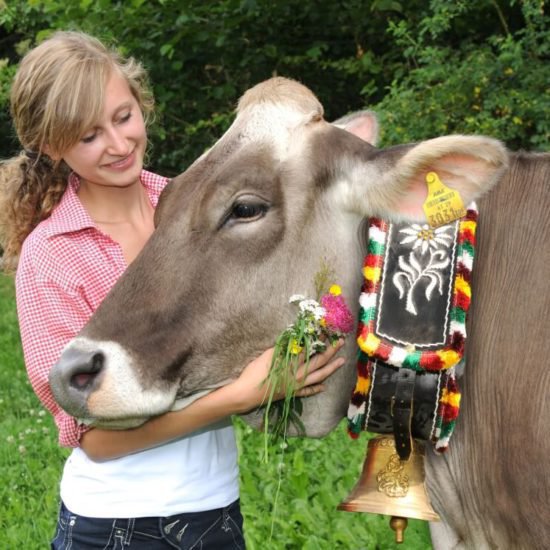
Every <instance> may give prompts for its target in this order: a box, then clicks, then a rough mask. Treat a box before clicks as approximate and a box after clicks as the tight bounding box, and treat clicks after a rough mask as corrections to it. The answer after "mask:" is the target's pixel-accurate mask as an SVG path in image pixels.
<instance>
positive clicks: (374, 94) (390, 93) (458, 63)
mask: <svg viewBox="0 0 550 550" xmlns="http://www.w3.org/2000/svg"><path fill="white" fill-rule="evenodd" d="M0 6H2V8H1V9H0V128H1V131H0V153H1V154H0V156H2V157H4V158H5V157H6V156H9V155H10V154H11V153H13V152H15V151H16V150H17V148H18V147H17V143H16V140H15V138H14V133H13V129H12V128H11V126H10V122H9V112H8V89H9V82H10V80H11V77H12V75H13V72H14V70H15V69H16V65H17V62H18V60H19V58H20V56H21V54H24V53H25V52H26V51H27V50H28V49H29V48H30V47H32V46H33V45H34V44H36V43H37V42H38V41H40V40H42V39H44V38H46V37H47V36H48V35H49V34H50V33H52V32H53V31H54V30H56V29H80V30H84V31H87V32H89V33H92V34H94V35H96V36H98V37H99V38H102V39H104V40H106V41H107V42H109V43H113V44H116V45H117V46H118V47H119V48H120V49H121V50H122V51H123V52H124V53H126V54H131V55H134V56H135V57H137V58H138V59H140V60H141V61H142V62H143V63H144V64H145V66H146V67H147V69H148V71H149V73H150V77H151V82H152V83H153V88H154V92H155V96H156V99H157V105H158V117H157V124H156V125H155V126H154V128H153V129H152V131H151V137H152V143H153V149H152V154H151V158H152V159H153V162H152V165H153V168H154V169H155V170H157V171H159V172H161V173H164V174H166V175H174V174H176V173H178V172H180V171H182V170H183V169H184V168H185V167H186V166H188V165H189V163H190V162H191V161H192V160H193V159H195V158H196V157H197V156H198V155H199V154H201V153H202V152H203V151H204V149H205V148H207V147H208V146H210V145H211V144H212V143H213V142H214V141H215V140H216V139H217V138H218V137H219V136H220V135H221V134H222V132H223V131H224V130H225V129H226V128H227V126H228V124H229V123H230V121H231V119H232V116H233V110H234V107H235V105H236V102H237V100H238V98H239V96H240V95H241V94H242V93H243V92H244V91H245V90H246V89H247V88H249V87H250V86H252V85H254V84H255V83H257V82H259V81H261V80H264V79H266V78H268V77H270V76H272V75H282V76H289V77H293V78H296V79H298V80H300V81H301V82H303V83H304V84H306V85H307V86H309V87H310V88H311V89H312V90H313V91H314V92H315V93H316V94H317V95H318V96H319V98H320V100H321V102H322V103H323V104H324V106H325V109H326V115H327V119H329V120H330V119H334V118H338V117H340V116H342V115H344V114H345V113H347V112H349V111H353V110H358V109H363V108H365V107H369V108H372V109H374V110H376V111H377V112H378V113H379V114H380V117H381V119H382V123H383V134H382V139H383V142H382V143H383V144H393V143H397V142H405V141H413V140H419V139H424V138H428V137H433V136H436V135H441V134H447V133H457V132H460V133H483V134H490V135H492V136H494V137H498V138H500V139H502V140H504V141H505V142H506V143H507V144H508V146H509V147H510V148H512V149H518V148H524V149H532V150H543V149H548V144H549V142H550V137H549V134H550V131H549V130H550V117H549V116H548V115H549V110H550V109H549V107H550V101H549V96H550V90H549V87H550V64H549V63H548V61H549V55H548V54H549V49H550V31H549V29H548V15H547V14H546V13H545V12H544V9H545V8H544V1H542V0H523V1H521V0H475V1H474V0H462V1H461V0H431V1H427V0H408V1H401V2H398V1H392V0H341V1H331V2H328V1H326V0H317V1H312V0H220V1H204V0H152V1H144V0H125V1H120V2H114V1H107V0H93V1H92V0H80V1H78V0H72V1H71V0H70V1H67V0H45V1H38V0H34V1H32V0H29V1H21V0H15V1H9V0H8V1H7V2H3V1H2V0H0Z"/></svg>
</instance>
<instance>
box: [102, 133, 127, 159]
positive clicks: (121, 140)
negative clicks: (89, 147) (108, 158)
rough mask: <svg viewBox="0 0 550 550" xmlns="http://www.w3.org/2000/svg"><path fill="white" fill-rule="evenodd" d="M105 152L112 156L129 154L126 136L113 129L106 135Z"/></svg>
mask: <svg viewBox="0 0 550 550" xmlns="http://www.w3.org/2000/svg"><path fill="white" fill-rule="evenodd" d="M107 152H108V153H110V154H112V155H120V156H125V155H127V154H128V153H129V152H130V144H129V142H128V139H127V138H126V136H125V135H124V134H123V133H122V132H121V131H119V130H118V129H115V128H113V129H112V130H111V131H110V132H109V135H108V145H107Z"/></svg>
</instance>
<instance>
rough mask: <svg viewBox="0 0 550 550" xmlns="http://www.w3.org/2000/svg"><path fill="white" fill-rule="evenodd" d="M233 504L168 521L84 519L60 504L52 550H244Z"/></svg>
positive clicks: (238, 513)
mask: <svg viewBox="0 0 550 550" xmlns="http://www.w3.org/2000/svg"><path fill="white" fill-rule="evenodd" d="M242 526H243V517H242V515H241V510H240V506H239V501H238V500H236V501H235V502H233V503H232V504H230V505H229V506H227V507H226V508H218V509H217V510H209V511H207V512H195V513H188V514H178V515H175V516H169V517H147V518H130V519H105V518H88V517H84V516H77V515H76V514H73V513H72V512H70V511H69V510H67V508H66V507H65V505H64V504H63V503H62V504H61V509H60V511H59V519H58V521H57V531H56V533H55V537H54V539H53V541H52V544H51V548H52V550H92V549H94V548H95V549H98V550H99V549H101V550H157V549H158V550H160V549H168V548H179V549H180V550H184V549H185V550H210V549H211V550H225V549H227V550H244V548H245V542H244V538H243V533H242Z"/></svg>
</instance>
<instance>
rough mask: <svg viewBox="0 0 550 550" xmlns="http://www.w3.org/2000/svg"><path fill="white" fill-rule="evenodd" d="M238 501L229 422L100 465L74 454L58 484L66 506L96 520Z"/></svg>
mask: <svg viewBox="0 0 550 550" xmlns="http://www.w3.org/2000/svg"><path fill="white" fill-rule="evenodd" d="M238 497H239V472H238V465H237V446H236V442H235V434H234V431H233V427H232V426H231V425H230V422H229V421H225V422H224V423H223V424H217V425H216V426H215V427H211V428H210V429H208V430H202V431H198V432H195V433H194V434H192V435H189V436H187V437H183V438H181V439H178V440H176V441H173V442H171V443H167V444H165V445H161V446H159V447H155V448H154V449H150V450H147V451H142V452H139V453H135V454H132V455H128V456H125V457H122V458H117V459H114V460H108V461H105V462H94V461H92V460H90V459H89V458H88V457H87V456H86V454H85V453H84V451H82V449H80V448H76V449H74V450H73V452H72V453H71V455H70V456H69V458H68V459H67V461H66V463H65V468H64V470H63V477H62V479H61V498H62V500H63V502H64V503H65V506H66V507H67V508H68V509H69V510H70V511H71V512H73V513H75V514H78V515H81V516H87V517H95V518H137V517H148V516H171V515H174V514H181V513H184V512H202V511H205V510H213V509H215V508H222V507H224V506H227V505H228V504H230V503H231V502H233V501H234V500H236V499H237V498H238Z"/></svg>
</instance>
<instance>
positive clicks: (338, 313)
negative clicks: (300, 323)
mask: <svg viewBox="0 0 550 550" xmlns="http://www.w3.org/2000/svg"><path fill="white" fill-rule="evenodd" d="M321 306H323V307H324V308H325V311H326V313H325V317H324V321H325V324H326V327H327V328H328V329H329V330H331V331H333V332H341V333H342V334H347V333H348V332H351V331H352V330H353V316H352V314H351V311H350V310H349V308H348V306H347V305H346V302H345V300H344V297H343V296H342V295H341V294H339V295H338V296H335V295H334V294H325V295H324V296H322V297H321Z"/></svg>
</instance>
